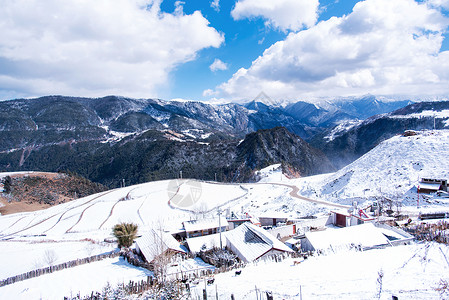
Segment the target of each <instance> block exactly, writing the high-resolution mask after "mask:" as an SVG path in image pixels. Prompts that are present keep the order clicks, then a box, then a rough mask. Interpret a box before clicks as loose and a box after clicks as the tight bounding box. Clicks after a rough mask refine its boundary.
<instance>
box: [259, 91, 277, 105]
mask: <svg viewBox="0 0 449 300" xmlns="http://www.w3.org/2000/svg"><path fill="white" fill-rule="evenodd" d="M253 102H256V103H257V102H259V103H263V104H265V105H267V106H280V103H279V102H278V101H275V100H273V99H271V98H270V97H269V96H268V95H267V94H265V92H263V91H262V92H260V93H259V95H257V96H256V98H254V99H253Z"/></svg>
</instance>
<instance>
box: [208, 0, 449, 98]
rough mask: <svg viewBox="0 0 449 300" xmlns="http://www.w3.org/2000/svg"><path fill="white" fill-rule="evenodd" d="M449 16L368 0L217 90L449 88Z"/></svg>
mask: <svg viewBox="0 0 449 300" xmlns="http://www.w3.org/2000/svg"><path fill="white" fill-rule="evenodd" d="M447 26H448V19H447V18H445V17H444V16H443V15H442V14H441V13H440V12H439V11H438V10H435V9H432V8H430V7H429V6H427V5H426V4H418V3H417V2H415V1H413V0H394V1H391V0H366V1H363V2H359V3H357V4H356V5H355V7H354V9H353V12H352V13H351V14H349V15H348V16H344V17H342V18H336V17H333V18H331V19H329V20H327V21H323V22H320V23H318V24H317V25H316V26H314V27H312V28H310V29H308V30H304V31H301V32H298V33H290V34H289V35H288V36H287V38H286V39H285V40H284V41H280V42H277V43H275V44H274V45H272V46H271V47H270V48H268V49H266V50H265V52H264V53H263V55H262V56H260V57H259V58H258V59H256V60H255V61H253V63H252V65H251V67H249V68H248V69H244V68H242V69H240V70H239V71H237V72H236V73H235V74H234V75H233V76H232V78H231V79H229V80H228V81H227V82H225V83H223V84H221V85H220V86H218V87H217V89H216V91H217V92H218V96H221V97H230V98H251V97H254V95H257V93H259V92H260V91H261V90H263V91H265V92H266V93H267V94H269V95H270V96H272V97H276V98H280V97H281V98H288V97H294V98H299V97H311V98H312V97H321V96H344V95H356V94H365V93H373V94H429V93H433V94H440V93H448V92H449V51H445V52H440V47H441V44H442V41H443V38H444V37H443V33H444V31H445V29H446V28H447Z"/></svg>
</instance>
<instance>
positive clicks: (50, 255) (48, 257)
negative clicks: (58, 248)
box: [44, 249, 58, 266]
mask: <svg viewBox="0 0 449 300" xmlns="http://www.w3.org/2000/svg"><path fill="white" fill-rule="evenodd" d="M57 260H58V255H57V254H56V252H55V250H51V249H47V250H45V253H44V262H45V263H46V264H47V265H49V266H53V264H54V263H55V262H56V261H57Z"/></svg>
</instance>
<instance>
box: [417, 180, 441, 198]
mask: <svg viewBox="0 0 449 300" xmlns="http://www.w3.org/2000/svg"><path fill="white" fill-rule="evenodd" d="M437 191H445V192H447V179H435V178H421V181H420V182H419V186H418V192H419V193H422V194H431V193H436V192H437Z"/></svg>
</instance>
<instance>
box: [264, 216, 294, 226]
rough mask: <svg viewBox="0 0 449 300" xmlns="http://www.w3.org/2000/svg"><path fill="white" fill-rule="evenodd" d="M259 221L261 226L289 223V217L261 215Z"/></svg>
mask: <svg viewBox="0 0 449 300" xmlns="http://www.w3.org/2000/svg"><path fill="white" fill-rule="evenodd" d="M259 221H260V225H261V226H276V224H277V223H279V222H283V223H287V218H267V217H259Z"/></svg>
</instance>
